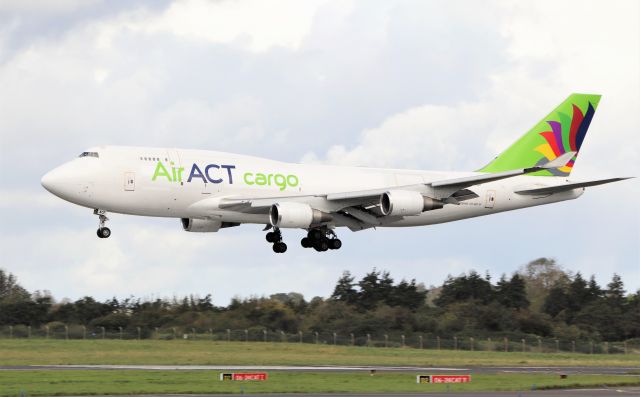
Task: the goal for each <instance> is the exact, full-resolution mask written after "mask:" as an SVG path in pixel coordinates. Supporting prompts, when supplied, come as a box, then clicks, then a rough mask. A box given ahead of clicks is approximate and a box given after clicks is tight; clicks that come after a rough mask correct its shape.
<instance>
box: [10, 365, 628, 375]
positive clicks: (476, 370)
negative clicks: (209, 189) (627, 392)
mask: <svg viewBox="0 0 640 397" xmlns="http://www.w3.org/2000/svg"><path fill="white" fill-rule="evenodd" d="M1 370H70V371H73V370H153V371H254V370H264V371H306V372H324V371H329V372H359V371H370V370H376V371H381V372H391V371H393V372H424V373H434V374H441V373H442V374H447V373H472V374H496V373H551V374H560V373H563V374H568V375H570V374H587V375H627V374H634V375H639V374H640V367H466V368H464V367H451V368H449V367H376V366H372V367H369V366H358V367H351V366H281V365H263V366H259V365H22V366H6V365H5V366H0V371H1Z"/></svg>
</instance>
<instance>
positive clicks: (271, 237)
mask: <svg viewBox="0 0 640 397" xmlns="http://www.w3.org/2000/svg"><path fill="white" fill-rule="evenodd" d="M266 239H267V241H268V242H270V243H273V252H275V253H276V254H282V253H284V252H286V251H287V244H285V243H284V242H283V241H282V233H281V232H280V229H278V228H274V229H273V231H272V232H269V233H267V235H266Z"/></svg>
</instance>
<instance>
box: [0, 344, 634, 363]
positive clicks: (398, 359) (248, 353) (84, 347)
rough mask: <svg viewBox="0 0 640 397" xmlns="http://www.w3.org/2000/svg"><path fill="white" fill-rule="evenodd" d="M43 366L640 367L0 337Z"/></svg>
mask: <svg viewBox="0 0 640 397" xmlns="http://www.w3.org/2000/svg"><path fill="white" fill-rule="evenodd" d="M45 364H142V365H143V364H184V365H189V364H193V365H196V364H199V365H206V364H210V365H381V366H382V365H388V366H462V367H469V366H489V365H495V366H518V365H520V366H602V365H605V366H640V356H639V355H634V354H628V355H622V354H616V355H613V354H612V355H604V354H594V355H588V354H572V353H515V352H513V353H503V352H484V351H482V352H478V351H475V352H471V351H451V350H426V349H425V350H420V349H412V348H404V349H403V348H367V347H350V346H328V345H313V344H297V343H262V342H248V343H247V342H210V341H182V340H178V341H176V340H174V341H162V340H142V341H136V340H124V341H121V340H86V341H85V340H68V341H65V340H45V339H0V365H45Z"/></svg>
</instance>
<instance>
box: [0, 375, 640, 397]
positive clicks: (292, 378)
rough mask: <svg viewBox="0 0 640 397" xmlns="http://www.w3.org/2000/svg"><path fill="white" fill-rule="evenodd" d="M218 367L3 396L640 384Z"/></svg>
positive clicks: (23, 387)
mask: <svg viewBox="0 0 640 397" xmlns="http://www.w3.org/2000/svg"><path fill="white" fill-rule="evenodd" d="M218 376H219V372H216V371H118V370H110V371H96V370H93V371H84V370H82V371H62V370H55V371H31V370H29V371H19V370H18V371H3V372H0V396H2V397H5V396H6V397H8V396H12V397H13V396H18V395H20V393H21V392H24V393H26V394H27V395H29V396H45V395H46V396H54V395H96V394H125V393H126V394H143V393H162V394H164V393H184V394H187V393H241V392H244V393H284V392H288V393H295V392H301V393H302V392H305V393H306V392H310V393H313V392H329V393H338V392H342V393H348V392H361V393H367V392H429V391H431V392H437V391H447V390H449V391H471V390H476V391H507V390H531V388H532V385H535V387H536V388H537V389H544V388H567V387H588V386H591V387H593V386H601V385H603V384H607V385H609V386H631V385H638V384H640V376H634V377H629V376H593V375H576V376H573V375H571V376H570V377H569V378H568V379H560V378H559V377H558V376H557V375H544V374H543V375H541V374H495V375H475V376H473V378H472V382H471V383H469V384H455V385H450V386H449V389H447V386H446V385H429V384H420V385H419V384H416V383H415V374H412V373H397V372H387V373H377V374H376V375H375V376H373V377H372V376H370V375H369V374H368V373H366V372H360V373H326V372H323V373H317V372H271V373H269V380H267V381H265V382H228V381H225V382H221V381H219V380H218Z"/></svg>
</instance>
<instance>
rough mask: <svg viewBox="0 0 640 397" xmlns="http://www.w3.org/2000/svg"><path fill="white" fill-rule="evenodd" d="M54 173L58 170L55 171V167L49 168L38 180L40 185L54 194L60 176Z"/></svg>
mask: <svg viewBox="0 0 640 397" xmlns="http://www.w3.org/2000/svg"><path fill="white" fill-rule="evenodd" d="M56 174H59V172H56V170H55V169H54V170H51V171H49V172H47V173H46V174H44V176H43V177H42V179H41V180H40V184H41V185H42V187H43V188H45V189H47V190H48V191H50V192H51V193H53V194H56V185H57V184H59V182H60V178H59V177H58V176H57V175H56Z"/></svg>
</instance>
